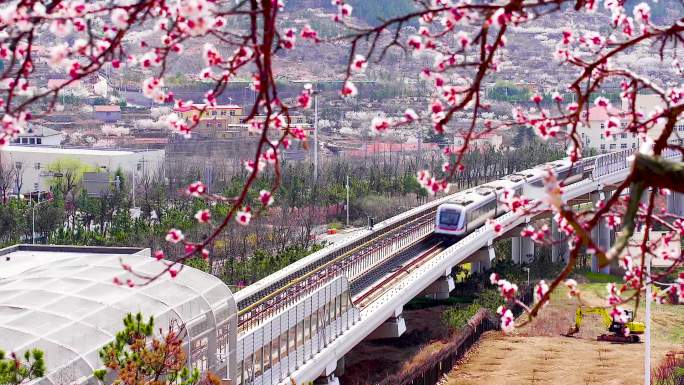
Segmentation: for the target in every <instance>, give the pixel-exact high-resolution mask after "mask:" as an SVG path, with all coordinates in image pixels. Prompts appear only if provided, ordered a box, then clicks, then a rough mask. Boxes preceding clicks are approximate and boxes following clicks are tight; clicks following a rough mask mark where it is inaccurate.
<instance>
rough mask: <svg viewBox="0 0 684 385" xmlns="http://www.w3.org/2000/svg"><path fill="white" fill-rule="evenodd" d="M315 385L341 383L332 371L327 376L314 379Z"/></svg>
mask: <svg viewBox="0 0 684 385" xmlns="http://www.w3.org/2000/svg"><path fill="white" fill-rule="evenodd" d="M314 385H340V379H339V378H338V377H337V376H336V375H335V373H332V374H330V375H327V376H320V377H318V378H317V379H316V381H314Z"/></svg>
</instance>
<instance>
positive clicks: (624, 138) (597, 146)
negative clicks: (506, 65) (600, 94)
mask: <svg viewBox="0 0 684 385" xmlns="http://www.w3.org/2000/svg"><path fill="white" fill-rule="evenodd" d="M621 113H622V112H621V110H618V109H611V110H610V111H606V109H605V108H602V107H592V108H590V109H589V114H588V117H587V114H586V113H584V114H583V118H585V117H586V118H587V121H588V126H587V125H585V124H582V125H580V126H578V129H577V132H578V134H579V135H580V139H581V140H582V143H583V144H584V148H585V149H594V150H596V151H597V152H600V153H603V152H613V151H620V150H626V149H637V148H639V141H640V139H639V136H638V135H637V134H635V133H631V132H629V133H627V132H622V131H621V130H620V129H616V130H612V132H611V130H608V129H607V127H606V124H607V122H608V119H609V118H610V117H611V116H619V115H620V114H621ZM621 125H622V127H624V126H625V125H626V123H625V122H622V123H621ZM608 133H610V135H608Z"/></svg>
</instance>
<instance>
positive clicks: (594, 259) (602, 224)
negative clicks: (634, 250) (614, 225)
mask: <svg viewBox="0 0 684 385" xmlns="http://www.w3.org/2000/svg"><path fill="white" fill-rule="evenodd" d="M609 197H610V196H609V195H608V194H604V193H603V192H596V193H592V194H591V202H592V203H593V204H594V205H596V203H597V202H598V201H599V200H604V199H608V198H609ZM591 239H592V240H593V241H594V243H596V245H597V246H598V247H600V248H601V250H603V251H607V250H608V249H610V244H611V234H610V228H609V227H608V222H607V221H606V220H605V219H600V220H599V221H598V223H597V224H596V226H595V227H594V228H593V229H592V230H591ZM591 271H592V272H594V273H599V272H600V273H605V274H610V266H606V267H604V268H603V269H601V268H600V267H599V259H598V256H597V255H592V256H591Z"/></svg>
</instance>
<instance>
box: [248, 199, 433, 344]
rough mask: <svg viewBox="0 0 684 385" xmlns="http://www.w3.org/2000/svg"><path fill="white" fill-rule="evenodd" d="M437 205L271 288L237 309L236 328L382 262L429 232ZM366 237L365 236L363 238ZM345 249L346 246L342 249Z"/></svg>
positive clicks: (257, 322) (256, 321)
mask: <svg viewBox="0 0 684 385" xmlns="http://www.w3.org/2000/svg"><path fill="white" fill-rule="evenodd" d="M435 210H436V207H433V208H431V209H429V210H428V212H427V213H423V214H422V215H420V216H419V217H418V218H413V217H411V218H413V219H412V220H410V221H409V222H404V223H400V224H397V225H395V226H391V227H392V229H384V230H383V231H382V234H379V235H376V236H375V237H372V238H371V239H369V240H366V241H365V242H364V243H362V244H360V245H358V246H356V247H354V248H352V249H351V250H348V251H344V252H342V253H334V254H337V255H336V256H333V258H332V259H329V258H328V260H327V262H325V263H322V264H319V265H318V266H317V267H315V268H313V269H310V270H309V271H308V272H306V273H304V274H303V275H300V276H299V277H297V278H294V279H293V280H292V281H290V282H289V283H287V284H285V285H283V286H281V287H279V288H277V289H275V290H273V291H271V292H270V293H268V294H266V295H265V296H264V297H262V298H260V299H259V300H257V301H254V302H253V303H251V304H250V305H248V306H247V307H245V308H243V309H240V310H239V312H238V325H239V329H240V330H241V331H242V330H246V329H250V328H253V327H255V326H257V325H259V324H261V323H262V322H263V321H264V320H266V319H268V318H270V317H273V316H275V315H276V314H278V313H279V312H281V311H283V309H286V308H287V307H289V306H290V305H292V304H293V303H295V302H296V301H298V300H299V299H300V298H302V297H303V296H306V295H308V294H309V293H311V292H313V291H314V290H316V289H318V288H319V287H321V286H322V285H324V284H326V283H327V282H329V281H330V280H332V279H334V278H336V277H339V276H340V275H345V276H346V277H347V279H348V280H349V281H353V280H354V279H355V278H357V277H359V276H360V275H362V274H364V273H365V272H367V271H368V270H370V269H372V268H374V267H375V266H377V265H378V264H379V263H382V262H383V261H385V260H386V259H387V257H388V256H390V255H393V254H394V253H396V252H398V251H400V250H402V249H404V248H405V247H407V246H409V245H411V244H413V243H415V242H417V241H420V240H421V239H423V238H424V237H425V236H427V235H429V234H431V233H432V231H433V228H434V211H435ZM364 240H365V238H364ZM345 249H346V248H345Z"/></svg>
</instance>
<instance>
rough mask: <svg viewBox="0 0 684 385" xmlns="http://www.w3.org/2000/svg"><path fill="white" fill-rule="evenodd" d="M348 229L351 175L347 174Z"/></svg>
mask: <svg viewBox="0 0 684 385" xmlns="http://www.w3.org/2000/svg"><path fill="white" fill-rule="evenodd" d="M346 187H347V227H349V174H347V185H346Z"/></svg>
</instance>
